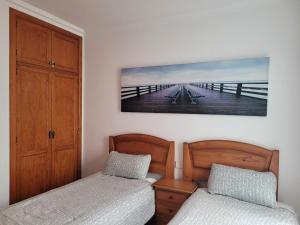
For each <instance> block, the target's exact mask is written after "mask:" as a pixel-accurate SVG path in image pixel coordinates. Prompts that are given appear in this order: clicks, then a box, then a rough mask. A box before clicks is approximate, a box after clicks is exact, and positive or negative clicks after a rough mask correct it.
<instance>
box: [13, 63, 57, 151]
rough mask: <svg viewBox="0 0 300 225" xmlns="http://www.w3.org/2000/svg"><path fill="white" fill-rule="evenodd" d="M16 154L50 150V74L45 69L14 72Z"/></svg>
mask: <svg viewBox="0 0 300 225" xmlns="http://www.w3.org/2000/svg"><path fill="white" fill-rule="evenodd" d="M17 74H18V75H17V83H18V86H17V99H18V101H17V108H18V114H17V118H18V124H17V138H18V140H17V141H18V154H22V155H30V154H36V153H39V152H48V151H50V141H49V138H48V132H49V130H50V129H51V97H50V95H51V90H50V88H49V82H50V80H49V79H50V73H49V71H47V70H41V69H35V68H30V67H19V69H18V71H17Z"/></svg>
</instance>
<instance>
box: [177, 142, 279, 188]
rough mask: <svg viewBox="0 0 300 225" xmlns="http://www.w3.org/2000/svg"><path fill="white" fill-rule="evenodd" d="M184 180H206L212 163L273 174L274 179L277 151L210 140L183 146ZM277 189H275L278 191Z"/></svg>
mask: <svg viewBox="0 0 300 225" xmlns="http://www.w3.org/2000/svg"><path fill="white" fill-rule="evenodd" d="M183 151H184V153H183V179H184V180H189V181H207V180H208V177H209V173H210V169H211V166H212V164H213V163H218V164H223V165H227V166H234V167H239V168H244V169H252V170H256V171H270V172H273V173H274V175H275V176H276V178H277V186H278V170H279V151H278V150H269V149H266V148H262V147H259V146H256V145H252V144H246V143H242V142H236V141H225V140H209V141H197V142H193V143H184V144H183ZM277 190H278V188H277Z"/></svg>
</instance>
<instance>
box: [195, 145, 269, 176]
mask: <svg viewBox="0 0 300 225" xmlns="http://www.w3.org/2000/svg"><path fill="white" fill-rule="evenodd" d="M191 154H192V158H193V166H194V167H196V168H197V167H199V168H204V169H209V168H210V167H211V165H212V163H218V164H222V165H230V166H236V167H243V168H247V169H256V170H259V171H265V170H266V169H267V168H268V165H269V163H270V160H271V155H270V156H268V157H264V156H261V155H256V154H250V153H248V152H243V151H238V150H233V149H221V150H220V149H209V150H205V149H204V150H202V151H197V149H193V148H191ZM266 162H267V163H266Z"/></svg>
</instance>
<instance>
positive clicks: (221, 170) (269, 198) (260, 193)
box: [208, 164, 277, 208]
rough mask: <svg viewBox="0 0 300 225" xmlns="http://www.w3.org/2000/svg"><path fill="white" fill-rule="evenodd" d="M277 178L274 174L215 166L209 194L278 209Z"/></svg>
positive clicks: (211, 173)
mask: <svg viewBox="0 0 300 225" xmlns="http://www.w3.org/2000/svg"><path fill="white" fill-rule="evenodd" d="M276 188H277V181H276V177H275V175H274V174H273V173H272V172H257V171H254V170H247V169H240V168H236V167H230V166H224V165H218V164H213V165H212V168H211V172H210V176H209V179H208V192H209V193H211V194H221V195H226V196H230V197H233V198H236V199H239V200H242V201H246V202H251V203H255V204H258V205H263V206H267V207H271V208H274V207H276Z"/></svg>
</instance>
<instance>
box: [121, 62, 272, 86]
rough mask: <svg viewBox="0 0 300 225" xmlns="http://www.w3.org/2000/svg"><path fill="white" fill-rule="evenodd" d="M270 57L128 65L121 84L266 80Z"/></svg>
mask: <svg viewBox="0 0 300 225" xmlns="http://www.w3.org/2000/svg"><path fill="white" fill-rule="evenodd" d="M268 68H269V58H255V59H239V60H230V61H218V62H207V63H192V64H182V65H167V66H155V67H140V68H128V69H123V70H122V81H121V82H122V87H126V86H127V87H128V86H142V85H153V84H170V83H192V82H237V81H244V82H245V81H266V80H268Z"/></svg>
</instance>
